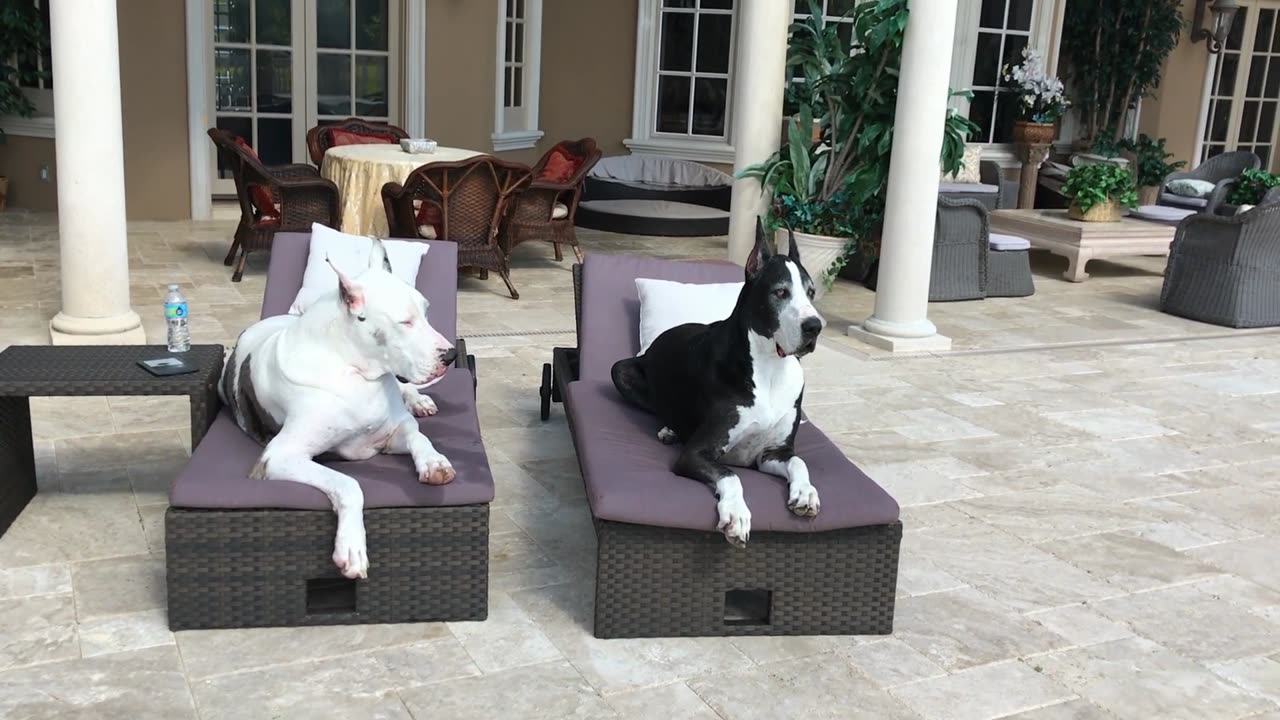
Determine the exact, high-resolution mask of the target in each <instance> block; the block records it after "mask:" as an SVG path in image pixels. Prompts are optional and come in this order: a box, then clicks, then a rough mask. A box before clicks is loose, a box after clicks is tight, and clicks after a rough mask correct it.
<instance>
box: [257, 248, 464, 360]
mask: <svg viewBox="0 0 1280 720" xmlns="http://www.w3.org/2000/svg"><path fill="white" fill-rule="evenodd" d="M423 242H425V243H426V244H427V245H429V246H430V247H431V249H430V251H428V252H427V254H426V255H424V256H423V257H422V264H421V265H419V266H418V283H417V287H418V292H420V293H422V295H423V297H425V298H426V299H427V302H429V303H430V304H431V305H430V307H429V308H427V320H428V321H430V323H431V327H433V328H435V329H436V331H437V332H439V333H440V334H441V335H443V336H445V337H446V338H454V337H457V332H458V331H457V325H458V246H457V245H456V244H454V243H451V242H443V241H436V242H428V241H425V240H424V241H423ZM310 249H311V233H276V236H275V240H273V241H272V243H271V264H270V265H269V266H268V268H267V289H266V292H265V293H263V296H262V317H264V318H266V317H271V316H273V315H283V314H285V313H287V312H289V306H290V305H292V304H293V299H294V297H296V296H297V294H298V290H300V289H302V276H303V274H304V273H305V272H306V269H307V255H308V252H309V250H310Z"/></svg>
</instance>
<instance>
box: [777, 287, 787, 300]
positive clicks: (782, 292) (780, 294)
mask: <svg viewBox="0 0 1280 720" xmlns="http://www.w3.org/2000/svg"><path fill="white" fill-rule="evenodd" d="M773 296H774V297H776V298H778V299H779V300H786V299H787V298H788V297H791V291H790V290H788V289H786V288H778V289H777V290H774V291H773Z"/></svg>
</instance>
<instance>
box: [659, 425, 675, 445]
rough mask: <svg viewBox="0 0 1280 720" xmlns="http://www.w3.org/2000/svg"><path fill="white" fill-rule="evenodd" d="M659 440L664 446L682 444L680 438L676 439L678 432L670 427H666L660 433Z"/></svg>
mask: <svg viewBox="0 0 1280 720" xmlns="http://www.w3.org/2000/svg"><path fill="white" fill-rule="evenodd" d="M658 440H660V441H662V444H663V445H675V444H676V443H677V442H680V438H678V437H676V431H675V430H672V429H671V428H669V427H664V428H662V429H661V430H659V431H658Z"/></svg>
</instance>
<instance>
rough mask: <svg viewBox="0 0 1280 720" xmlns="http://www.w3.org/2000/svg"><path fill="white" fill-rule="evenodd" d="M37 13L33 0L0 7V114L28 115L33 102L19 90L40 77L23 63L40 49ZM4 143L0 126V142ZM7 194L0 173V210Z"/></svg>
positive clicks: (34, 69)
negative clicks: (0, 8)
mask: <svg viewBox="0 0 1280 720" xmlns="http://www.w3.org/2000/svg"><path fill="white" fill-rule="evenodd" d="M41 32H42V31H41V23H40V14H39V13H38V12H37V11H36V6H35V3H31V2H26V3H23V2H18V3H6V4H5V7H4V9H2V10H0V117H4V116H6V115H17V116H18V117H31V115H32V113H34V112H35V109H36V108H35V105H33V104H32V102H31V99H30V98H28V97H27V96H26V94H25V93H23V91H22V86H23V85H24V84H31V83H34V82H35V81H36V80H39V79H40V77H41V76H42V73H40V71H39V70H37V69H36V67H35V63H24V62H23V60H26V59H28V58H30V57H32V56H33V55H35V54H36V53H38V52H39V51H40V38H41ZM4 142H5V134H4V130H3V129H0V144H3V143H4ZM8 195H9V178H7V177H5V176H4V175H3V174H0V210H3V209H4V207H5V203H6V201H7V198H8Z"/></svg>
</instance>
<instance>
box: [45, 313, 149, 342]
mask: <svg viewBox="0 0 1280 720" xmlns="http://www.w3.org/2000/svg"><path fill="white" fill-rule="evenodd" d="M49 339H50V341H51V342H52V343H53V344H54V345H146V344H147V333H146V331H145V330H144V329H143V328H142V319H141V318H139V317H138V313H136V312H134V311H132V310H130V311H129V312H126V313H121V314H120V315H113V316H111V317H105V318H82V317H75V316H73V315H67V314H66V313H61V312H60V313H58V314H57V315H55V316H54V317H53V319H52V320H50V321H49Z"/></svg>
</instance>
